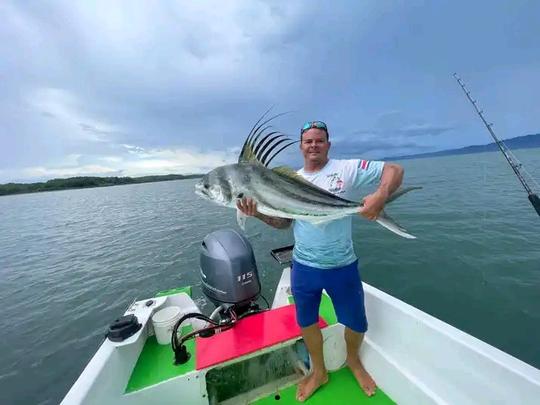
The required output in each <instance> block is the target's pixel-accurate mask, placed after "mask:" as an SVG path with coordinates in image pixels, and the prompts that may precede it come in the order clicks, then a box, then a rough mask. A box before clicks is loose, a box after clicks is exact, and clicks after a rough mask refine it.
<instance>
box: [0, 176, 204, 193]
mask: <svg viewBox="0 0 540 405" xmlns="http://www.w3.org/2000/svg"><path fill="white" fill-rule="evenodd" d="M202 176H203V175H202V174H188V175H182V174H166V175H163V176H143V177H88V176H87V177H69V178H67V179H52V180H49V181H46V182H40V183H7V184H0V196H2V195H8V194H23V193H38V192H41V191H55V190H69V189H74V188H91V187H107V186H118V185H122V184H137V183H150V182H154V181H170V180H183V179H193V178H197V177H202Z"/></svg>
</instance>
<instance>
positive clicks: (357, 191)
mask: <svg viewBox="0 0 540 405" xmlns="http://www.w3.org/2000/svg"><path fill="white" fill-rule="evenodd" d="M383 166H384V162H380V161H368V160H359V159H352V160H334V159H330V160H329V161H328V163H327V164H326V165H325V166H324V167H323V168H322V169H321V170H319V171H318V172H315V173H306V172H304V169H300V170H299V171H298V174H299V175H301V176H302V177H303V178H305V179H306V180H308V181H309V182H311V183H313V184H315V185H316V186H318V187H321V188H323V189H325V190H327V191H329V192H331V193H333V194H335V195H338V196H340V197H342V198H345V199H347V200H351V201H360V198H362V197H363V195H362V190H361V186H363V185H367V184H372V183H377V182H379V181H380V179H381V175H382V171H383ZM293 229H294V240H295V243H294V250H293V258H294V260H296V261H297V262H299V263H302V264H304V265H306V266H311V267H317V268H320V269H331V268H335V267H342V266H346V265H348V264H351V263H352V262H354V261H355V260H356V254H355V253H354V247H353V242H352V216H351V215H349V216H346V217H344V218H340V219H336V220H333V221H329V222H325V223H322V224H317V225H314V224H312V223H310V222H307V221H301V220H295V221H294V228H293Z"/></svg>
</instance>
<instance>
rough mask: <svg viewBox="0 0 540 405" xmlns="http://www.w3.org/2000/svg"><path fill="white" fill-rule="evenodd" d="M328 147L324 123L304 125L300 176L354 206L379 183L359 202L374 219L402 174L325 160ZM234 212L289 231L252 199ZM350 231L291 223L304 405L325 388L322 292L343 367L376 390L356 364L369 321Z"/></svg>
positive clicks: (344, 222) (339, 223)
mask: <svg viewBox="0 0 540 405" xmlns="http://www.w3.org/2000/svg"><path fill="white" fill-rule="evenodd" d="M330 145H331V144H330V141H329V134H328V128H327V126H326V124H325V123H324V122H322V121H311V122H307V123H306V124H305V125H304V126H303V127H302V130H301V132H300V150H301V152H302V154H303V156H304V167H303V168H302V169H300V170H299V171H298V174H300V175H301V176H302V177H304V178H305V179H306V180H308V181H310V182H311V183H313V184H315V185H317V186H318V187H321V188H324V189H325V190H328V191H330V192H331V193H334V194H336V195H338V196H340V197H342V198H346V199H349V200H359V198H358V197H359V195H358V191H359V189H360V188H361V186H363V185H365V184H370V183H375V182H377V181H378V182H379V187H378V188H377V190H376V191H375V192H374V193H372V194H370V195H368V196H366V197H365V198H364V199H363V203H364V206H363V207H362V208H361V209H360V210H359V214H361V215H362V216H364V217H365V218H367V219H369V220H375V219H376V218H377V216H378V215H379V213H380V212H381V210H382V209H383V207H384V204H385V201H386V200H387V198H388V196H389V195H391V194H392V193H393V192H394V191H395V190H396V189H397V188H398V187H399V186H400V185H401V181H402V179H403V169H402V167H401V166H399V165H397V164H392V163H384V162H377V161H366V160H334V159H329V158H328V151H329V150H330ZM237 206H238V208H239V209H240V210H241V211H242V212H243V213H244V214H246V215H249V216H255V217H257V218H258V219H260V220H261V221H263V222H265V223H267V224H268V225H271V226H273V227H275V228H281V229H284V228H288V227H289V226H290V225H291V223H292V220H291V219H285V218H276V217H269V216H266V215H263V214H261V213H259V212H257V205H256V202H255V201H254V200H252V199H250V198H243V199H242V200H240V201H238V203H237ZM351 228H352V217H351V216H348V217H345V218H341V219H338V220H334V221H331V222H329V223H326V224H323V225H313V224H311V223H308V222H306V221H299V220H297V221H295V223H294V239H295V246H294V251H293V263H292V272H291V287H292V293H293V296H294V301H295V304H296V314H297V320H298V323H299V325H300V327H301V330H302V336H303V338H304V342H305V344H306V346H307V349H308V351H309V354H310V356H311V361H312V367H311V373H310V374H309V375H308V376H307V377H306V378H305V379H304V380H302V381H301V382H300V383H299V384H298V391H297V394H296V398H297V399H298V400H299V401H302V402H303V401H305V400H306V399H307V398H309V397H310V396H311V395H312V394H313V393H314V392H315V391H316V390H317V389H318V388H319V387H320V386H321V385H323V384H324V383H326V382H327V381H328V373H327V370H326V368H325V365H324V358H323V339H322V333H321V331H320V329H319V327H318V323H317V321H318V311H319V305H320V301H321V293H322V289H325V290H326V291H327V293H328V294H329V296H330V298H331V299H332V303H333V305H334V309H335V311H336V314H337V317H338V321H339V322H340V323H342V324H344V325H345V342H346V346H347V365H348V366H349V368H350V369H351V371H352V373H353V374H354V376H355V377H356V379H357V381H358V383H359V385H360V386H361V387H362V389H363V390H364V392H365V393H366V394H367V395H368V396H371V395H373V394H374V393H375V390H376V384H375V382H374V381H373V379H372V378H371V376H370V375H369V373H368V372H367V371H366V370H365V369H364V366H363V365H362V363H361V361H360V359H359V357H358V353H359V348H360V345H361V343H362V340H363V338H364V333H365V332H366V330H367V320H366V313H365V308H364V291H363V289H362V283H361V280H360V274H359V272H358V259H357V258H356V255H355V253H354V249H353V243H352V231H351Z"/></svg>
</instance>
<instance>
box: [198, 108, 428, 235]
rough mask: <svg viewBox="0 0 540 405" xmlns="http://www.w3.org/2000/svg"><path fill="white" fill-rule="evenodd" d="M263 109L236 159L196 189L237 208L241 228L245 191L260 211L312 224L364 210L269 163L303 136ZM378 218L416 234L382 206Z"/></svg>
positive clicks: (210, 174)
mask: <svg viewBox="0 0 540 405" xmlns="http://www.w3.org/2000/svg"><path fill="white" fill-rule="evenodd" d="M265 115H266V113H265ZM265 115H263V116H262V117H261V118H260V119H259V120H258V121H257V122H256V123H255V125H254V126H253V128H252V129H251V131H250V133H249V135H248V137H247V138H246V140H245V142H244V145H243V147H242V150H241V152H240V156H239V157H238V163H234V164H228V165H224V166H219V167H217V168H215V169H213V170H211V171H210V172H208V173H207V174H206V175H205V176H204V177H203V178H202V179H201V180H200V181H199V182H198V183H197V184H196V185H195V192H196V193H197V194H198V195H199V196H201V197H203V198H204V199H207V200H210V201H212V202H214V203H216V204H219V205H223V206H225V207H229V208H234V209H236V210H237V221H238V225H239V226H240V228H242V229H243V230H245V221H246V216H245V215H244V214H243V213H242V212H241V211H240V210H238V208H237V206H236V202H237V200H238V199H242V198H244V197H250V198H252V199H254V200H255V201H256V202H257V211H259V212H260V213H262V214H265V215H268V216H272V217H280V218H290V219H298V220H303V221H308V222H311V223H313V224H324V223H325V222H328V221H332V220H334V219H338V218H342V217H344V216H347V215H351V214H355V213H358V212H359V211H361V209H362V207H363V203H361V202H355V201H349V200H346V199H344V198H341V197H339V196H337V195H334V194H332V193H330V192H329V191H326V190H324V189H322V188H319V187H317V186H315V185H313V184H311V183H310V182H308V181H307V180H305V179H304V178H303V177H302V176H300V175H299V174H297V173H296V172H295V171H294V170H293V169H291V168H289V167H286V166H278V167H274V168H272V169H270V168H269V167H268V165H269V164H270V162H271V161H272V160H273V159H274V158H275V157H276V156H277V155H278V154H279V153H280V152H281V151H282V150H284V149H285V148H287V147H289V146H291V145H292V144H295V143H297V142H299V141H293V140H291V139H290V138H288V137H287V136H285V135H284V134H282V133H280V132H278V131H271V130H270V128H271V125H268V123H269V122H270V121H271V120H272V119H274V118H276V117H278V116H280V115H282V114H278V115H276V116H273V117H271V118H269V119H267V120H265V121H264V122H262V123H261V121H262V120H263V119H264V117H265ZM278 147H279V148H278ZM420 188H421V187H406V188H401V189H398V190H396V191H395V192H394V193H393V194H391V195H390V196H389V197H388V199H387V200H386V204H388V203H390V202H392V201H394V200H396V199H397V198H399V197H401V196H402V195H403V194H405V193H407V192H409V191H411V190H416V189H420ZM376 221H377V223H379V224H380V225H382V226H383V227H385V228H386V229H388V230H390V231H392V232H394V233H395V234H397V235H399V236H401V237H404V238H407V239H415V236H413V235H411V234H409V233H408V232H407V231H406V230H405V229H404V228H403V227H402V226H400V225H399V224H398V223H396V222H395V221H394V220H393V219H392V218H391V217H389V216H388V215H387V214H386V212H385V211H384V210H383V211H381V213H380V214H379V216H378V217H377V219H376Z"/></svg>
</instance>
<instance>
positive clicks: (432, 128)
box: [353, 110, 456, 137]
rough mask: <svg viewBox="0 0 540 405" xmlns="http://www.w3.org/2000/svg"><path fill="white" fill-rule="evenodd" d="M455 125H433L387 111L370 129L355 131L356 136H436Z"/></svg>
mask: <svg viewBox="0 0 540 405" xmlns="http://www.w3.org/2000/svg"><path fill="white" fill-rule="evenodd" d="M455 128H456V126H455V125H434V124H429V123H426V122H423V120H422V119H418V118H411V117H408V116H406V115H405V114H404V113H402V112H401V111H395V110H393V111H387V112H385V113H382V114H380V115H379V117H378V118H377V120H376V121H375V125H374V127H373V128H371V129H363V130H359V131H355V132H354V133H353V134H357V135H366V134H367V135H380V136H384V137H395V136H397V137H401V136H403V137H417V136H419V137H420V136H437V135H441V134H443V133H445V132H448V131H451V130H453V129H455Z"/></svg>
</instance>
